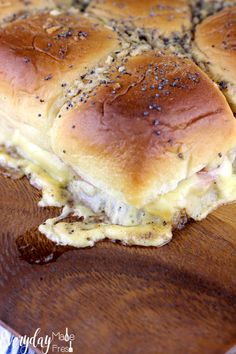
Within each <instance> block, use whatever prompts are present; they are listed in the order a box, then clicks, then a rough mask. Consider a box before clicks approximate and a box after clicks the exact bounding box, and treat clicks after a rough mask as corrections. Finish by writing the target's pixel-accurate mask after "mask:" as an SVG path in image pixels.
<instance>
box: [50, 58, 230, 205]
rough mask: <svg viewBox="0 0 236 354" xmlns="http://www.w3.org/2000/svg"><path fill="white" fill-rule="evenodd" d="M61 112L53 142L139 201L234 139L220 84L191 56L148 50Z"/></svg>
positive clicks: (86, 170)
mask: <svg viewBox="0 0 236 354" xmlns="http://www.w3.org/2000/svg"><path fill="white" fill-rule="evenodd" d="M121 70H122V71H123V70H124V68H120V69H118V70H117V69H115V72H114V73H113V75H112V79H113V81H112V82H111V83H110V84H109V85H108V87H106V85H105V86H102V87H100V88H99V89H98V90H97V91H96V92H94V93H92V94H91V96H90V98H89V100H88V101H87V103H85V104H80V103H78V106H77V107H76V108H74V109H72V110H70V111H67V112H60V116H59V117H58V118H57V120H56V122H55V125H54V126H53V129H52V147H53V150H54V151H55V152H56V154H58V155H59V156H60V157H61V158H62V159H63V160H64V161H66V162H67V163H69V164H70V165H71V166H73V168H74V169H75V170H76V171H77V172H78V174H80V175H81V176H82V177H83V178H84V179H86V180H87V181H89V182H90V183H92V184H93V185H95V186H97V187H99V188H101V189H102V190H105V191H109V193H110V194H112V195H114V196H116V197H120V198H122V199H123V200H125V201H126V202H128V203H130V204H132V205H135V206H137V207H141V206H143V205H145V204H146V203H148V202H149V201H150V200H152V199H154V198H155V197H156V196H157V195H158V194H161V193H165V192H167V191H169V190H171V189H174V188H175V186H176V184H177V183H178V182H179V181H180V180H182V179H185V178H187V177H188V176H189V175H191V174H193V173H195V172H196V171H199V170H200V169H202V168H203V167H204V166H206V165H207V164H208V163H209V162H210V161H212V160H213V159H215V158H216V157H217V154H218V153H220V152H222V153H224V152H226V151H228V150H229V149H230V148H231V147H232V146H234V145H235V143H236V122H235V119H234V117H233V115H232V112H231V110H230V108H229V106H228V104H227V102H226V100H225V98H224V96H223V95H222V93H221V92H220V91H219V90H218V88H217V86H216V85H215V84H214V83H213V82H212V81H211V80H210V79H209V78H208V77H207V76H206V75H205V74H204V73H203V72H202V71H201V70H200V69H199V68H198V67H197V66H196V65H195V64H194V63H193V62H191V61H189V60H184V59H179V58H178V57H175V56H162V55H160V54H159V55H158V54H157V55H155V54H154V53H152V52H151V53H149V54H147V55H145V56H138V57H134V58H131V59H130V60H129V61H128V62H127V63H126V64H125V70H124V71H123V73H120V71H121Z"/></svg>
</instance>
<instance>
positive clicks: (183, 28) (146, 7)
mask: <svg viewBox="0 0 236 354" xmlns="http://www.w3.org/2000/svg"><path fill="white" fill-rule="evenodd" d="M87 12H88V13H89V14H91V15H94V16H96V17H97V18H100V19H102V20H103V21H105V22H108V23H109V24H110V25H113V26H114V27H117V26H118V29H119V28H120V29H121V31H122V29H123V31H124V30H125V31H126V33H129V36H131V38H130V40H131V39H132V37H133V38H135V36H134V28H135V29H137V31H136V32H137V35H138V36H139V38H143V37H145V38H147V39H148V41H149V42H150V43H151V44H152V45H153V46H155V47H159V48H160V47H163V48H169V49H171V50H172V51H174V50H176V46H178V47H179V46H180V45H183V46H184V45H186V46H187V44H188V41H189V38H190V29H191V9H190V3H189V1H188V0H174V1H173V0H158V1H154V0H147V1H136V0H115V1H114V0H92V1H91V2H90V5H89V6H88V8H87ZM183 38H184V39H185V40H183ZM185 42H186V43H185Z"/></svg>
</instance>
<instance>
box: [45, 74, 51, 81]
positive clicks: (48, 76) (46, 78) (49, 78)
mask: <svg viewBox="0 0 236 354" xmlns="http://www.w3.org/2000/svg"><path fill="white" fill-rule="evenodd" d="M51 78H52V75H51V74H49V75H47V76H45V78H44V80H45V81H48V80H51Z"/></svg>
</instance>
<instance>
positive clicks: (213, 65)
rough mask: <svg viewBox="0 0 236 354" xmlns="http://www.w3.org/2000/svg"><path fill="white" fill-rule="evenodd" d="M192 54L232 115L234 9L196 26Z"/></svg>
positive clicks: (235, 73)
mask: <svg viewBox="0 0 236 354" xmlns="http://www.w3.org/2000/svg"><path fill="white" fill-rule="evenodd" d="M194 54H195V58H196V60H197V61H198V62H199V63H202V64H203V65H204V66H205V67H206V68H207V70H208V71H209V74H210V76H211V77H212V78H213V79H214V80H215V81H216V82H218V83H219V85H220V87H221V89H222V90H223V92H224V93H225V94H226V96H227V98H228V99H229V101H230V103H231V105H232V107H233V109H234V111H235V112H236V7H231V8H226V9H224V10H223V11H221V12H219V13H217V14H216V15H214V16H210V17H208V18H207V19H206V20H204V21H203V22H202V23H201V24H200V25H198V26H197V29H196V34H195V47H194Z"/></svg>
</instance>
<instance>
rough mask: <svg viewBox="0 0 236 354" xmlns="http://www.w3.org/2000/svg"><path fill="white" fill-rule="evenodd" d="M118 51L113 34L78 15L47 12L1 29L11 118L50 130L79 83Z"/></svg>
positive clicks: (1, 93) (2, 86) (0, 94)
mask: <svg viewBox="0 0 236 354" xmlns="http://www.w3.org/2000/svg"><path fill="white" fill-rule="evenodd" d="M117 46H118V40H117V37H116V35H115V34H114V33H113V32H112V31H110V30H108V29H106V28H104V27H101V26H99V25H97V24H96V23H95V22H92V21H90V20H88V19H86V18H85V17H82V16H81V15H79V14H77V15H76V14H73V15H72V14H66V13H62V14H61V15H58V16H52V15H50V14H46V13H45V14H40V15H35V16H31V17H28V18H27V19H23V20H18V21H14V22H12V23H11V24H9V25H8V26H6V27H4V28H2V29H0V99H1V100H3V99H4V102H2V106H3V107H4V109H7V108H9V107H10V110H11V112H12V113H11V112H6V114H8V115H9V116H10V115H15V120H18V121H24V122H25V123H29V124H31V125H33V126H36V127H38V128H40V129H43V128H44V127H45V129H47V128H48V123H50V120H52V119H53V118H54V117H55V115H56V113H57V111H58V109H59V108H61V106H62V105H63V104H64V102H66V100H67V97H66V95H67V92H68V90H70V89H71V86H73V84H74V82H75V80H76V79H78V78H80V75H83V74H84V73H86V72H88V71H89V70H90V69H92V68H93V67H94V66H95V65H98V63H99V62H100V61H101V60H103V59H106V58H107V56H108V54H109V53H110V52H111V51H113V50H114V49H115V48H116V47H117ZM72 88H73V89H74V87H72Z"/></svg>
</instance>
